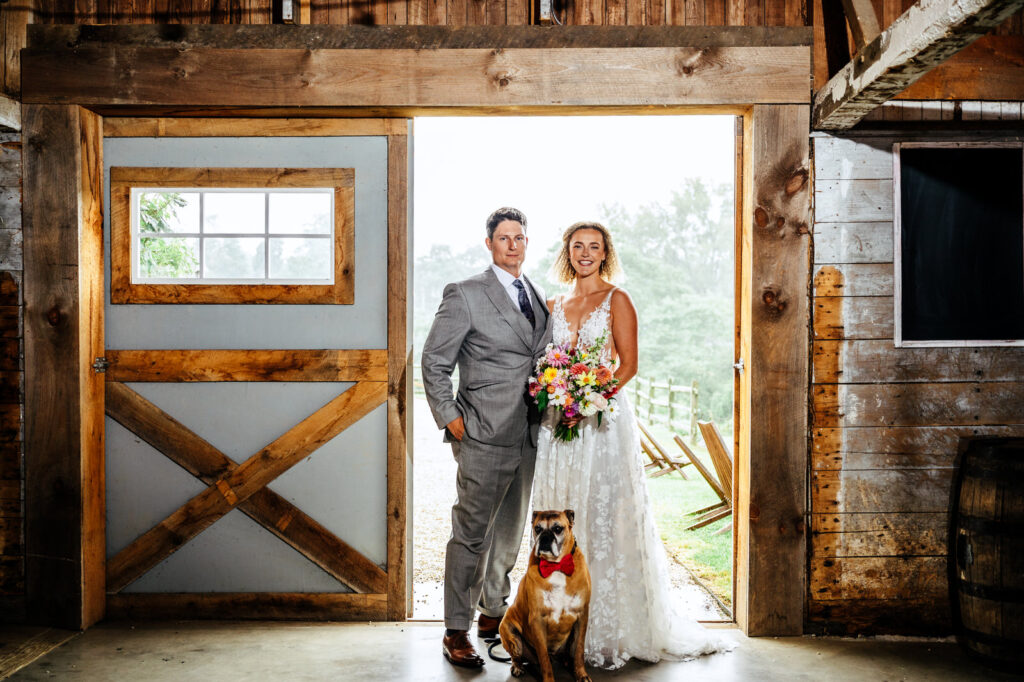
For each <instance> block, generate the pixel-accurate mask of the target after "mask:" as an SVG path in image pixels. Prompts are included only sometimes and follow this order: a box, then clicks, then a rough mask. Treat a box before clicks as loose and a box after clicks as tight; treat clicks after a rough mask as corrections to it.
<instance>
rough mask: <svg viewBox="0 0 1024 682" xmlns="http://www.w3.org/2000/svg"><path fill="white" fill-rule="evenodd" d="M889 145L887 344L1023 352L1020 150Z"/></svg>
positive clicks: (1023, 173) (1023, 178)
mask: <svg viewBox="0 0 1024 682" xmlns="http://www.w3.org/2000/svg"><path fill="white" fill-rule="evenodd" d="M896 147H897V148H896V153H897V154H898V163H897V167H898V172H897V174H896V188H895V189H896V199H897V204H896V209H897V210H896V214H895V225H896V228H895V231H896V233H895V244H896V246H897V253H896V263H895V265H896V269H895V274H896V282H895V284H896V329H895V340H896V345H905V346H912V345H931V346H941V345H950V346H955V345H978V346H984V345H1024V157H1022V149H1021V146H1020V145H1019V144H1015V145H1013V146H981V145H975V144H955V143H954V144H948V145H927V146H926V145H915V144H902V145H896Z"/></svg>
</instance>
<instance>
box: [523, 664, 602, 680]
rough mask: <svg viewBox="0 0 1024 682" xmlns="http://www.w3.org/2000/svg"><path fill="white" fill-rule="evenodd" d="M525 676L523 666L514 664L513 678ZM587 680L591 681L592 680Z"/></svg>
mask: <svg viewBox="0 0 1024 682" xmlns="http://www.w3.org/2000/svg"><path fill="white" fill-rule="evenodd" d="M525 674H526V670H525V669H524V668H523V666H521V665H519V664H518V663H512V677H522V676H523V675H525ZM587 679H588V680H589V679H590V678H587Z"/></svg>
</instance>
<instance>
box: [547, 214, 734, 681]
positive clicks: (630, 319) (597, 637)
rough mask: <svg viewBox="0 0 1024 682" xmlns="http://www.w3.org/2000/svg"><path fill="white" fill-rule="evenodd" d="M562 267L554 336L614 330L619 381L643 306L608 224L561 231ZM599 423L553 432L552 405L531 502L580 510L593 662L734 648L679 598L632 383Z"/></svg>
mask: <svg viewBox="0 0 1024 682" xmlns="http://www.w3.org/2000/svg"><path fill="white" fill-rule="evenodd" d="M554 269H555V274H556V276H558V277H559V279H561V280H562V281H563V282H565V283H566V284H571V285H573V287H572V290H571V291H570V292H569V293H568V294H565V295H563V296H559V297H557V298H554V299H552V300H549V301H548V309H549V310H551V311H552V321H551V324H552V334H553V339H552V340H553V341H554V343H556V344H560V343H570V344H572V345H577V344H582V345H584V346H589V345H591V344H593V343H595V342H596V341H597V340H598V339H599V338H601V336H602V335H604V334H605V333H606V332H609V331H610V334H608V339H607V341H606V343H605V345H604V348H603V349H602V351H601V354H602V358H601V360H602V364H604V365H606V366H608V367H609V368H613V369H614V372H615V378H617V379H618V381H619V383H618V386H619V388H620V389H621V388H622V387H623V385H624V384H626V382H628V381H629V380H630V379H632V378H633V376H634V375H635V374H636V371H637V314H636V308H635V307H634V306H633V302H632V301H631V300H630V298H629V294H627V293H626V292H625V291H623V290H622V289H620V288H617V287H615V286H613V285H612V284H611V283H610V280H612V279H614V278H615V277H616V276H617V275H618V273H619V264H618V260H617V258H616V255H615V247H614V246H613V245H612V239H611V235H610V234H609V233H608V230H607V228H605V227H604V226H603V225H601V224H599V223H591V222H582V223H576V224H575V225H572V226H571V227H569V229H567V230H566V231H565V234H564V235H563V237H562V250H561V252H560V254H559V256H558V258H557V260H556V261H555V265H554ZM616 403H617V404H616V405H615V409H614V411H613V412H612V413H611V414H605V415H604V418H603V419H602V422H601V425H600V426H598V423H597V418H596V417H588V418H585V419H583V420H582V421H580V422H579V427H580V437H579V438H577V439H575V440H572V441H568V442H566V441H562V440H559V439H556V438H555V437H554V435H553V430H554V427H555V420H556V419H557V418H558V414H559V413H558V411H557V410H556V409H554V408H548V410H547V412H546V413H545V415H544V418H543V421H542V422H541V431H540V436H539V439H538V443H537V468H536V473H535V476H534V484H533V508H534V509H573V510H574V511H575V512H576V522H575V524H574V526H573V532H574V534H575V536H576V539H577V540H578V541H579V543H580V547H581V548H582V549H583V551H584V552H585V553H586V557H587V564H588V565H589V568H590V579H591V582H592V591H591V598H590V620H589V625H588V628H587V635H586V644H585V650H586V659H587V663H588V664H590V665H593V666H597V667H602V668H618V667H620V666H622V665H623V664H625V662H626V661H628V660H629V659H630V658H639V659H643V660H645V661H651V662H654V661H658V660H660V659H673V660H678V659H684V658H691V657H694V656H699V655H702V654H709V653H713V652H715V651H723V650H726V649H729V648H731V646H732V645H731V644H730V643H729V642H727V641H724V640H723V639H722V638H720V637H719V636H717V635H716V634H715V633H712V632H711V631H708V630H705V629H704V628H703V627H702V626H701V625H700V624H699V623H697V622H696V621H695V620H690V619H687V618H686V617H684V616H682V615H681V614H680V613H678V612H677V611H676V609H675V607H674V606H673V602H672V595H671V588H670V583H669V574H668V558H667V556H666V554H665V549H664V547H663V546H662V544H661V540H660V539H659V537H658V534H657V532H656V531H655V528H654V517H653V514H652V512H651V502H650V499H649V498H648V495H647V484H646V480H645V478H644V469H643V464H642V462H641V460H640V453H641V451H640V440H639V435H638V431H637V425H636V421H635V418H634V417H633V413H632V409H631V407H630V404H629V401H628V399H627V398H626V393H625V391H620V392H619V393H618V395H617V397H616Z"/></svg>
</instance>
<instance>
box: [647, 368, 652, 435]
mask: <svg viewBox="0 0 1024 682" xmlns="http://www.w3.org/2000/svg"><path fill="white" fill-rule="evenodd" d="M647 381H648V382H649V383H648V384H647V423H648V424H650V423H651V414H652V412H653V410H654V377H647Z"/></svg>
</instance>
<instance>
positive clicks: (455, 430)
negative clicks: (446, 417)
mask: <svg viewBox="0 0 1024 682" xmlns="http://www.w3.org/2000/svg"><path fill="white" fill-rule="evenodd" d="M445 428H447V429H448V433H450V434H452V438H454V439H455V440H458V441H461V440H462V437H463V436H464V435H466V424H465V422H463V421H462V415H459V416H458V417H456V418H455V419H453V420H451V421H450V422H448V426H446V427H445Z"/></svg>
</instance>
